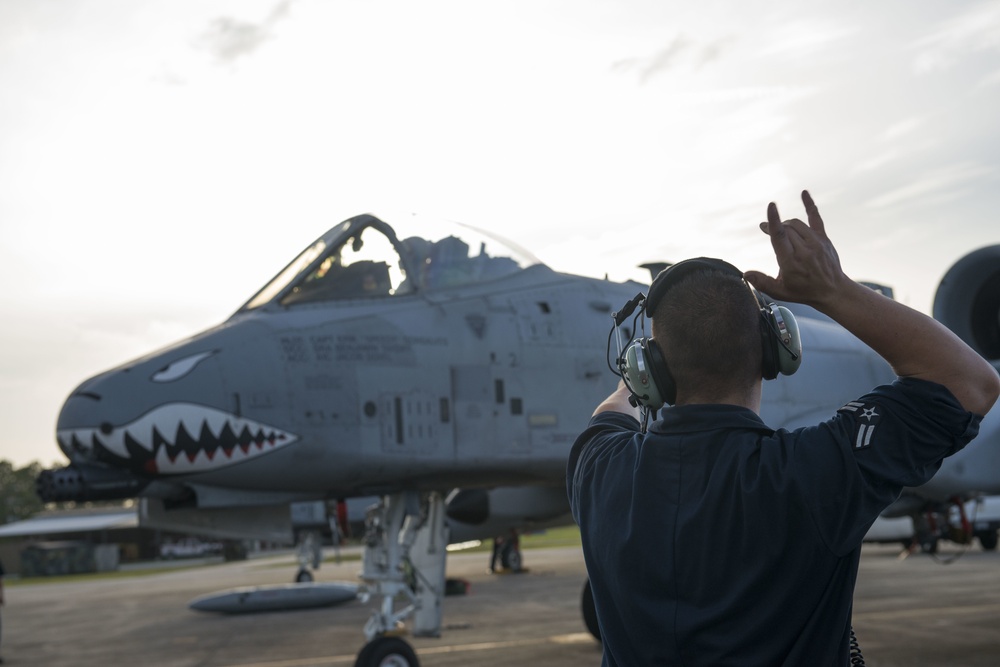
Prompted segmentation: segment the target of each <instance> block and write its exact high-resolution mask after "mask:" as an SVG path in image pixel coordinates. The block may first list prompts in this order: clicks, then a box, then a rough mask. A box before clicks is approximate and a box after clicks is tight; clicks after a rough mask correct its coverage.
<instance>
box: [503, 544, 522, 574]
mask: <svg viewBox="0 0 1000 667" xmlns="http://www.w3.org/2000/svg"><path fill="white" fill-rule="evenodd" d="M521 564H522V562H521V550H520V549H518V548H516V547H513V546H511V547H507V546H506V545H505V546H504V549H503V551H502V552H501V553H500V565H501V566H502V567H503V569H505V570H509V571H510V572H520V571H521Z"/></svg>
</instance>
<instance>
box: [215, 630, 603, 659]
mask: <svg viewBox="0 0 1000 667" xmlns="http://www.w3.org/2000/svg"><path fill="white" fill-rule="evenodd" d="M592 642H594V637H593V636H592V635H590V634H589V633H586V632H574V633H572V634H568V635H553V636H551V637H540V638H538V639H513V640H509V641H502V642H480V643H478V644H456V645H453V646H432V647H428V648H423V647H421V648H418V649H416V651H417V655H418V656H426V655H439V654H442V653H465V652H467V651H469V652H471V651H493V650H496V649H503V648H513V647H523V646H538V645H540V644H563V645H566V644H583V643H592ZM358 648H359V649H360V648H361V647H360V645H359V646H358ZM356 659H357V655H356V654H354V653H352V654H350V655H330V656H323V657H316V658H294V659H291V660H269V661H267V662H245V663H239V664H234V665H229V666H228V667H317V666H322V665H330V664H334V665H339V664H351V663H353V662H354V661H355V660H356Z"/></svg>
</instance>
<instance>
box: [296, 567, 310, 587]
mask: <svg viewBox="0 0 1000 667" xmlns="http://www.w3.org/2000/svg"><path fill="white" fill-rule="evenodd" d="M312 580H313V576H312V572H310V571H309V570H307V569H305V568H303V569H301V570H299V571H298V573H297V574H296V575H295V583H297V584H308V583H312Z"/></svg>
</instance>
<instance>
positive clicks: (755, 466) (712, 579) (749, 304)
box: [567, 192, 1000, 667]
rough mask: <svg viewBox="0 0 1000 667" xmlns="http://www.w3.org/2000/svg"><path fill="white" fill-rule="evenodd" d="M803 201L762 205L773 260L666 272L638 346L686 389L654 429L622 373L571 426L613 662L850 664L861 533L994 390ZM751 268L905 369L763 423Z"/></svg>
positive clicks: (961, 346) (997, 384) (703, 263)
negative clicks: (820, 418) (841, 249)
mask: <svg viewBox="0 0 1000 667" xmlns="http://www.w3.org/2000/svg"><path fill="white" fill-rule="evenodd" d="M802 201H803V203H804V204H805V208H806V212H807V214H808V224H806V223H804V222H802V221H801V220H798V219H792V220H786V221H784V222H783V221H782V220H781V219H780V217H779V216H778V210H777V207H776V206H775V205H774V204H771V205H769V206H768V210H767V222H765V223H761V229H762V230H763V231H764V232H765V233H766V234H768V235H769V236H770V240H771V245H772V248H773V250H774V253H775V256H776V258H777V262H778V275H777V278H772V277H768V276H766V275H764V274H762V273H760V272H757V271H748V272H747V273H745V274H742V275H741V273H740V272H739V271H738V270H736V269H735V268H734V267H732V266H731V265H728V264H725V263H724V262H721V261H719V260H706V259H700V260H694V261H690V262H683V263H680V264H676V265H674V266H673V267H670V268H667V269H665V270H664V271H663V272H661V273H660V274H659V275H658V276H657V278H656V280H654V282H653V284H652V285H651V286H650V289H649V294H648V295H647V299H646V303H645V306H644V307H645V308H646V313H647V315H649V316H651V317H652V338H651V340H650V341H648V346H649V348H650V349H649V352H650V354H649V357H648V358H646V359H645V360H646V361H651V362H655V364H654V365H653V377H654V379H655V380H656V384H657V385H658V386H661V387H662V388H663V389H664V394H665V396H666V398H667V402H668V403H673V405H674V407H671V408H668V409H665V410H664V411H663V412H662V413H660V418H659V419H658V420H657V421H655V422H654V423H653V424H652V425H651V426H650V428H649V430H648V432H645V433H643V432H641V429H640V424H639V422H638V421H637V420H636V417H635V415H636V408H634V407H633V405H632V404H630V401H629V399H630V398H632V397H631V396H630V391H629V390H628V389H627V388H626V387H625V385H624V383H622V385H620V386H619V388H618V389H617V390H616V391H615V392H614V393H612V394H611V395H610V396H609V397H608V398H607V399H606V400H605V401H604V402H603V403H601V404H600V405H599V406H598V407H597V409H596V410H595V412H594V416H593V418H592V419H591V421H590V426H589V428H587V430H586V431H584V432H583V434H582V435H580V437H579V438H578V439H577V441H576V443H575V444H574V446H573V449H572V452H571V454H570V458H569V462H568V470H567V484H568V493H569V497H570V502H571V506H572V511H573V516H574V518H575V519H576V521H577V523H579V525H580V529H581V534H582V538H583V551H584V556H585V558H586V563H587V570H588V572H589V574H590V578H591V586H592V590H593V597H594V603H595V606H596V610H597V616H598V621H599V625H600V631H601V635H602V639H603V642H604V661H603V664H604V665H609V666H613V665H685V666H689V667H692V666H697V665H713V666H715V667H723V666H726V665H738V666H740V667H746V666H748V665H749V666H764V665H766V666H768V667H774V666H777V665H786V666H796V667H797V666H801V665H809V666H823V665H834V666H836V667H844V666H845V665H847V664H848V660H849V652H850V650H849V642H850V639H851V636H852V632H851V610H852V600H853V594H854V584H855V580H856V578H857V573H858V561H859V558H860V554H861V542H862V539H863V538H864V536H865V533H866V532H867V530H868V528H869V527H870V526H871V524H872V523H873V522H874V521H875V519H876V517H878V515H879V513H880V512H881V511H882V510H883V509H885V508H886V507H887V506H888V505H890V504H891V503H892V502H893V501H894V500H896V498H897V497H898V496H899V493H900V491H901V489H902V488H903V487H905V486H919V485H921V484H923V483H924V482H926V481H927V480H928V479H930V478H931V476H932V475H933V474H934V472H935V471H936V470H937V469H938V467H939V466H940V464H941V460H942V459H943V458H945V457H946V456H949V455H950V454H954V453H955V452H957V451H958V450H960V449H961V448H962V447H964V446H965V445H966V444H967V443H968V442H969V441H970V440H972V439H973V438H974V437H975V436H976V434H977V433H978V430H979V423H980V421H981V419H982V415H985V414H986V413H987V412H988V411H989V409H990V408H991V406H992V405H993V403H994V402H995V401H996V399H997V395H998V392H1000V379H998V376H997V372H996V371H995V370H994V369H993V367H992V366H990V364H989V363H987V362H986V361H984V360H983V359H982V358H981V357H980V356H979V355H978V354H977V353H976V352H974V351H973V350H972V349H971V348H969V347H968V346H967V345H966V344H965V343H963V342H962V341H961V340H960V339H959V338H958V337H957V336H955V335H954V334H953V333H952V332H951V331H949V330H948V329H947V328H945V327H944V326H942V325H941V324H939V323H938V322H936V321H935V320H933V319H931V318H930V317H927V316H925V315H923V314H921V313H918V312H917V311H915V310H912V309H910V308H908V307H906V306H904V305H902V304H900V303H898V302H895V301H892V300H891V299H888V298H886V297H884V296H882V295H881V294H878V293H877V292H875V291H873V290H871V289H868V288H867V287H863V286H862V285H859V284H858V283H856V282H854V281H853V280H851V279H850V278H848V277H847V275H845V274H844V272H843V270H842V269H841V265H840V260H839V258H838V256H837V252H836V250H835V248H834V246H833V244H832V243H831V241H830V240H829V239H828V238H827V235H826V232H825V229H824V224H823V220H822V219H821V218H820V214H819V211H818V210H817V208H816V205H815V204H814V203H813V200H812V198H811V197H810V196H809V194H808V193H806V192H803V193H802ZM744 280H745V281H746V282H744ZM746 283H749V284H750V285H753V286H754V287H756V288H759V289H760V290H761V291H762V292H764V293H766V294H768V295H770V296H772V297H774V298H777V299H781V300H785V301H793V302H798V303H804V304H807V305H810V306H812V307H813V308H815V309H817V310H818V311H820V312H821V313H824V314H826V315H828V316H829V317H831V318H832V319H833V320H835V321H836V322H838V323H839V324H840V325H842V326H843V327H844V328H845V329H847V330H848V331H850V332H851V333H852V334H854V335H855V336H857V337H858V338H859V339H860V340H861V341H862V342H864V343H865V344H866V345H868V346H869V347H871V348H872V349H873V350H874V351H876V352H877V353H878V354H880V355H881V356H882V357H883V358H884V359H885V360H886V361H887V362H888V363H889V365H890V366H891V367H892V369H893V370H894V372H895V373H896V375H897V376H898V377H897V379H896V381H895V382H893V383H892V384H891V385H887V386H881V387H876V388H874V389H873V390H872V391H871V392H869V393H867V394H865V395H863V396H860V397H859V398H858V399H857V400H856V401H853V402H851V403H848V404H847V405H845V406H843V407H840V408H839V410H838V409H837V408H838V406H830V410H831V412H833V411H834V410H836V412H835V414H834V415H833V416H832V417H831V418H830V419H828V420H827V421H825V422H823V423H821V424H817V425H815V426H811V427H807V428H800V429H796V430H795V431H786V430H777V431H775V430H773V429H771V428H769V427H767V426H766V425H765V424H764V423H763V422H762V421H761V420H760V417H759V416H758V413H759V411H760V402H761V378H762V376H763V375H764V374H769V375H770V376H773V374H774V369H773V367H771V366H772V365H771V364H770V363H769V362H767V359H768V358H769V357H771V356H772V355H773V354H774V353H775V352H777V353H778V354H779V355H780V354H782V351H781V349H780V347H775V345H776V340H775V337H774V330H773V328H774V326H775V322H774V321H773V320H772V321H770V322H768V321H767V319H766V318H765V317H764V315H765V312H770V310H769V309H764V310H762V309H761V308H760V304H759V302H758V300H757V296H756V295H755V294H754V293H753V292H751V290H750V289H749V288H748V285H747V284H746ZM786 324H787V323H786ZM765 349H766V350H767V356H765ZM784 352H785V353H787V350H785V351H784ZM806 354H808V350H807V351H806ZM786 358H787V356H786ZM647 370H648V369H647ZM671 377H672V382H673V385H674V387H675V392H673V393H674V395H673V396H671V395H670V394H671V393H672V392H671V391H670V384H671ZM661 381H662V382H661Z"/></svg>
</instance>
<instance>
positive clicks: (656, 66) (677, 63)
mask: <svg viewBox="0 0 1000 667" xmlns="http://www.w3.org/2000/svg"><path fill="white" fill-rule="evenodd" d="M734 41H735V40H734V38H732V37H720V38H718V39H715V40H712V41H710V42H707V43H704V44H699V43H697V42H696V41H695V40H693V39H691V38H689V37H687V36H685V35H677V36H676V37H674V38H673V40H671V42H670V43H669V44H667V45H666V46H665V47H663V48H662V49H660V50H659V51H657V52H656V53H654V54H653V55H652V56H649V57H648V58H627V59H624V60H619V61H618V62H616V63H614V65H612V69H613V70H617V71H626V72H627V71H632V70H635V71H637V72H638V74H639V83H641V84H645V83H647V82H648V81H649V80H650V79H652V78H654V77H656V76H659V75H661V74H664V73H666V72H668V71H670V70H674V69H678V68H680V67H683V66H684V65H687V66H688V67H689V68H690V69H692V70H699V69H701V68H702V67H704V66H705V65H708V64H710V63H713V62H715V61H717V60H718V59H719V58H720V57H721V55H722V54H723V53H724V52H725V51H726V50H727V48H728V47H729V45H730V44H732V43H733V42H734Z"/></svg>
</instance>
